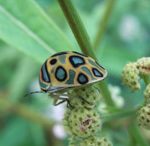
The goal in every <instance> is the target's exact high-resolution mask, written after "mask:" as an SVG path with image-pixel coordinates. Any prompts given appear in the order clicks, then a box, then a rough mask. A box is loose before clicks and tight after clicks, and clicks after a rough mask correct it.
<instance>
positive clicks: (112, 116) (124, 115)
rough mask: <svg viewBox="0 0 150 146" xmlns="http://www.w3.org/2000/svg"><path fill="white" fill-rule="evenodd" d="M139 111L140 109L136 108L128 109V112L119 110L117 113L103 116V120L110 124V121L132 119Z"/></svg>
mask: <svg viewBox="0 0 150 146" xmlns="http://www.w3.org/2000/svg"><path fill="white" fill-rule="evenodd" d="M138 109H139V107H136V108H134V109H127V110H117V111H116V112H114V113H112V114H106V115H103V116H102V119H103V121H104V122H110V121H113V120H117V119H121V118H127V117H131V116H134V115H135V113H136V111H137V110H138Z"/></svg>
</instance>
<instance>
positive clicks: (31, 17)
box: [0, 0, 150, 146]
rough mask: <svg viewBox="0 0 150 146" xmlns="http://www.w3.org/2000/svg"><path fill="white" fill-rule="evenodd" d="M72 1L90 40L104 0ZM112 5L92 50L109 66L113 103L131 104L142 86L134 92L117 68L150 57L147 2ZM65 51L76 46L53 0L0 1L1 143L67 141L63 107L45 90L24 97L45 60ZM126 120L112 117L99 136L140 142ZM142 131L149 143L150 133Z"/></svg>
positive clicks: (122, 0) (34, 145) (121, 143)
mask: <svg viewBox="0 0 150 146" xmlns="http://www.w3.org/2000/svg"><path fill="white" fill-rule="evenodd" d="M72 2H73V4H74V6H75V7H76V9H77V10H78V13H79V15H80V16H81V19H82V20H83V23H84V25H85V27H86V29H87V32H88V34H89V36H90V40H91V42H92V43H93V42H94V39H95V36H96V34H97V31H98V30H99V27H101V20H102V17H103V15H104V12H105V9H106V5H107V2H108V0H107V1H106V0H87V1H81V0H72ZM113 5H114V6H113V10H112V14H111V15H110V17H109V21H108V25H107V29H106V31H105V34H104V35H103V37H102V40H101V45H98V46H97V49H96V50H95V54H96V55H97V58H98V60H99V62H100V63H101V64H102V65H103V66H105V68H106V69H107V70H108V73H109V74H108V78H107V79H106V80H107V82H108V86H109V89H110V92H111V94H112V96H113V100H114V101H115V102H116V104H117V106H119V107H121V108H123V109H128V108H134V107H136V106H137V105H140V103H142V101H143V95H142V94H143V93H142V90H141V91H140V92H136V93H133V92H131V91H130V90H129V89H128V88H126V87H124V86H123V85H122V82H121V71H122V68H123V67H124V65H125V64H126V63H128V62H131V61H136V60H137V59H138V58H140V57H143V56H149V55H150V51H149V50H150V46H149V42H150V18H149V14H150V1H149V0H115V2H114V4H113ZM66 50H75V51H80V48H79V46H78V44H77V42H76V40H75V38H74V36H73V34H72V32H71V29H70V28H69V25H68V24H67V21H66V19H65V17H64V15H63V12H62V10H61V8H60V7H59V4H58V2H57V0H25V1H22V0H0V146H67V145H68V140H67V138H68V136H67V134H66V133H65V131H64V129H63V126H62V123H61V121H62V118H63V113H64V105H60V106H57V107H54V106H53V105H52V100H51V99H50V98H48V96H47V95H43V94H38V95H32V96H28V97H24V95H25V94H26V93H29V92H30V91H35V90H39V85H38V76H39V70H40V66H41V64H42V63H43V62H44V61H45V59H46V58H47V57H49V56H50V55H52V54H53V53H56V52H59V51H66ZM40 115H42V117H41V116H40ZM47 119H48V120H47ZM127 123H128V122H127V121H126V120H124V119H122V120H119V121H117V122H116V123H115V124H114V122H112V121H110V122H108V123H107V124H104V126H103V134H104V135H107V136H108V137H109V138H110V139H111V140H112V142H113V144H114V146H141V145H140V144H135V145H133V141H132V135H131V134H130V133H129V131H128V126H127V125H128V124H127ZM140 132H141V133H142V135H144V139H145V141H146V143H149V144H148V145H150V142H149V141H150V133H148V131H140ZM134 134H135V135H136V132H135V133H134ZM131 141H132V142H131ZM131 143H132V144H131Z"/></svg>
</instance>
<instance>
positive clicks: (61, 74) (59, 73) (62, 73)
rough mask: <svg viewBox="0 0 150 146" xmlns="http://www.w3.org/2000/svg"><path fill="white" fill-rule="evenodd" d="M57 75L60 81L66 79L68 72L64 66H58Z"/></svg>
mask: <svg viewBox="0 0 150 146" xmlns="http://www.w3.org/2000/svg"><path fill="white" fill-rule="evenodd" d="M55 77H56V79H57V80H58V81H64V80H65V79H66V78H67V72H66V70H65V69H64V68H63V67H62V66H58V67H57V68H56V72H55Z"/></svg>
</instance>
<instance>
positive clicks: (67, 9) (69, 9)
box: [58, 0, 115, 107]
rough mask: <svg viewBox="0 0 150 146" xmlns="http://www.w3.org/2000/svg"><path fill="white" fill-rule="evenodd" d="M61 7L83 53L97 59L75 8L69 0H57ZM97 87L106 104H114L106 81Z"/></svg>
mask: <svg viewBox="0 0 150 146" xmlns="http://www.w3.org/2000/svg"><path fill="white" fill-rule="evenodd" d="M58 2H59V4H60V7H61V9H62V10H63V13H64V15H65V16H66V19H67V21H68V23H69V25H70V27H71V29H72V32H73V33H74V36H75V38H76V40H77V42H78V44H79V46H80V48H81V50H82V52H83V53H85V54H86V55H88V56H91V57H92V58H94V59H95V60H97V58H96V56H95V54H94V52H93V50H92V45H91V43H90V40H89V36H88V34H87V31H86V30H85V27H84V25H83V23H82V21H81V19H80V16H79V15H78V13H77V11H76V9H75V8H74V6H73V4H72V2H71V0H58ZM99 87H100V89H101V93H102V95H103V97H104V99H105V101H106V104H107V105H108V106H113V107H114V106H115V103H114V102H113V100H112V98H111V95H110V92H109V90H108V87H107V85H106V82H104V81H103V82H101V83H100V84H99Z"/></svg>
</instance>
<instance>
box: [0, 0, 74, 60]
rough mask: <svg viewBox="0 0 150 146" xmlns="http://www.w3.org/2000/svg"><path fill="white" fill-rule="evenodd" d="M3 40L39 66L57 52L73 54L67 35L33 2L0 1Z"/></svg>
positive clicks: (0, 26) (1, 35)
mask: <svg viewBox="0 0 150 146" xmlns="http://www.w3.org/2000/svg"><path fill="white" fill-rule="evenodd" d="M0 38H1V39H2V40H3V41H5V42H6V43H8V44H10V45H11V46H13V47H14V48H17V49H20V50H21V51H23V52H24V53H26V54H28V55H30V56H32V57H34V58H35V59H36V60H38V61H40V62H41V61H44V60H45V58H47V57H48V56H49V55H51V54H53V53H55V52H56V51H62V50H72V46H71V45H70V43H69V41H68V39H67V38H66V36H65V35H64V33H63V32H62V31H61V30H60V29H59V28H58V27H57V26H56V24H55V23H54V22H53V21H52V20H51V18H49V17H48V16H47V15H46V13H45V12H44V11H43V10H42V9H41V8H40V7H39V5H38V4H37V3H36V2H35V1H32V0H26V1H21V0H13V1H12V0H5V1H3V0H0Z"/></svg>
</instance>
